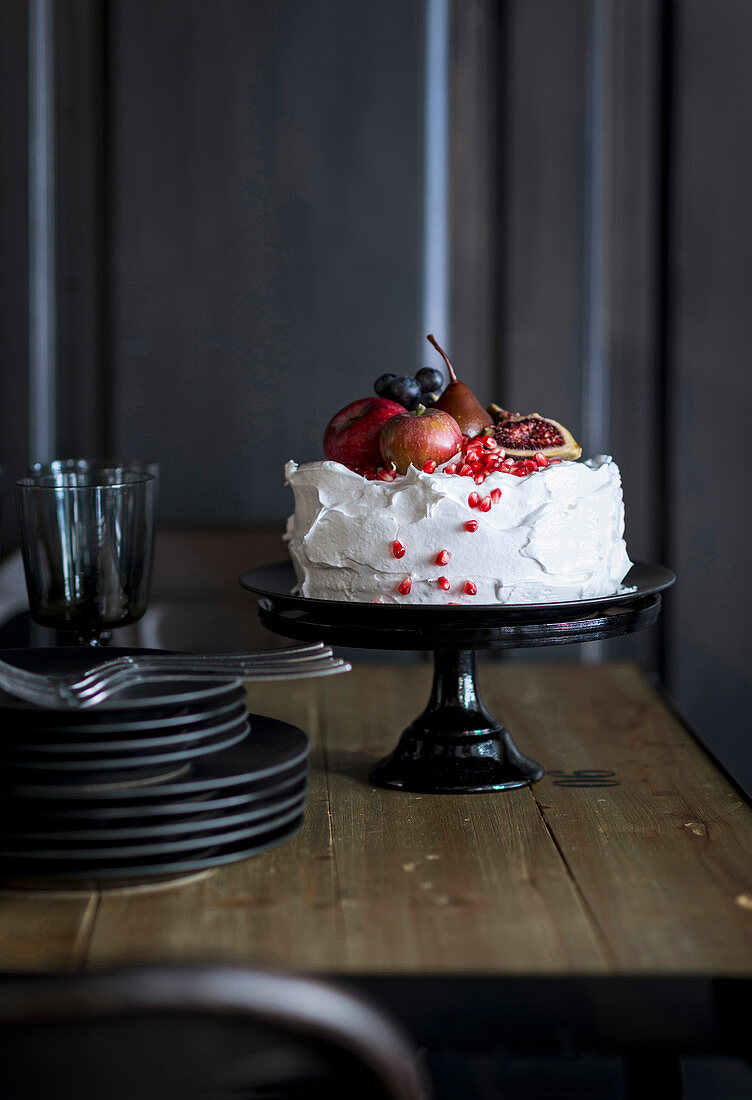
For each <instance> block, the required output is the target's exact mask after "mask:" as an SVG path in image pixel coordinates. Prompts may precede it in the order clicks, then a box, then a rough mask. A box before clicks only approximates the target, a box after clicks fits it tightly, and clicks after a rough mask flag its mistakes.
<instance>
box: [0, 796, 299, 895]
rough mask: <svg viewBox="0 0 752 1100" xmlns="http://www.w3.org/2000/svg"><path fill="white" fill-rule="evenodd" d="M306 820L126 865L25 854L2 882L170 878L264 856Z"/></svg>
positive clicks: (83, 883) (86, 884)
mask: <svg viewBox="0 0 752 1100" xmlns="http://www.w3.org/2000/svg"><path fill="white" fill-rule="evenodd" d="M303 820H304V818H303V814H300V815H299V816H298V817H297V818H293V820H292V821H290V822H289V824H287V825H281V826H280V825H277V826H275V827H274V828H271V829H269V830H268V832H265V833H260V834H259V835H258V836H257V837H255V838H254V840H253V842H250V841H248V840H240V841H235V842H234V843H228V844H217V845H214V844H213V845H212V846H211V847H209V848H207V849H206V850H205V851H204V852H198V853H193V854H191V855H190V856H187V857H185V858H183V859H179V858H169V857H167V858H162V859H155V858H148V859H143V860H130V861H126V862H125V863H124V864H123V863H121V862H120V861H110V860H108V859H106V858H103V859H102V861H101V862H99V863H98V864H96V865H95V866H92V865H89V866H88V867H86V868H83V867H82V866H81V865H80V864H77V863H76V862H75V861H73V862H71V863H70V864H69V865H68V866H64V865H61V864H59V863H48V864H35V865H34V866H30V865H29V864H28V863H27V862H26V860H25V858H23V857H22V858H15V859H8V860H5V861H4V864H3V867H2V870H1V871H0V881H2V882H3V883H4V884H5V885H6V886H13V887H26V888H27V889H28V888H40V887H49V886H51V885H56V886H59V885H61V884H63V883H65V884H66V885H68V886H69V887H71V888H76V889H96V888H97V887H98V886H100V885H106V884H109V883H117V884H119V885H126V884H127V885H137V884H138V883H142V882H150V881H154V880H160V879H170V878H173V877H175V876H183V875H187V874H191V873H193V872H197V871H206V870H210V869H211V868H213V867H221V866H224V865H226V864H228V863H237V862H239V861H240V860H243V859H248V858H249V857H250V856H255V855H260V854H261V853H262V852H265V851H268V850H269V849H270V848H275V847H276V846H277V845H278V844H281V843H283V841H285V840H290V839H291V838H292V837H294V836H295V835H296V833H298V832H300V830H301V828H302V826H303Z"/></svg>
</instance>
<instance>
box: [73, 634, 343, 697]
mask: <svg viewBox="0 0 752 1100" xmlns="http://www.w3.org/2000/svg"><path fill="white" fill-rule="evenodd" d="M332 656H333V652H332V650H331V648H330V647H329V646H325V645H324V643H323V642H316V643H314V644H312V645H310V646H289V647H286V648H285V649H276V650H275V649H271V650H264V651H262V652H260V653H247V652H246V653H209V654H192V653H164V654H163V653H154V654H151V653H144V654H135V655H134V656H133V657H118V658H115V659H114V660H112V661H105V662H104V664H101V665H96V666H95V667H94V668H92V669H89V671H88V672H86V673H85V674H84V675H83V676H81V677H80V679H78V680H75V681H73V682H72V683H70V684H69V685H68V686H69V687H70V688H71V689H74V690H76V691H78V690H79V689H80V688H85V687H87V686H89V685H90V684H92V683H96V682H98V681H99V679H100V677H101V676H102V675H104V674H107V673H109V672H110V671H111V670H112V671H115V670H117V669H119V668H124V669H129V670H130V669H133V670H135V669H137V668H141V667H142V666H144V665H145V666H147V667H151V666H152V665H155V666H156V665H159V667H160V668H166V669H167V668H175V669H181V668H185V667H187V666H190V667H197V666H199V665H200V666H201V667H206V668H211V667H213V666H215V665H219V666H221V667H223V668H224V667H229V666H232V665H235V664H239V665H242V667H243V668H256V667H258V666H261V665H263V666H266V665H267V664H278V663H282V662H283V663H284V664H285V666H287V665H290V666H291V667H292V666H294V665H295V664H297V663H298V662H304V661H305V662H307V661H316V660H320V659H321V658H323V657H332Z"/></svg>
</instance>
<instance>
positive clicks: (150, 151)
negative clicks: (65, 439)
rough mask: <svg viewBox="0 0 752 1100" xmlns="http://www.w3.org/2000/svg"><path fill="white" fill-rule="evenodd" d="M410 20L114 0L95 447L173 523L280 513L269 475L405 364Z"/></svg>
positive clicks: (414, 235) (410, 213) (414, 75)
mask: <svg viewBox="0 0 752 1100" xmlns="http://www.w3.org/2000/svg"><path fill="white" fill-rule="evenodd" d="M420 13H421V8H420V5H416V4H405V3H403V2H402V0H387V2H384V3H379V4H353V3H350V2H348V0H317V2H316V3H310V2H309V0H287V2H285V3H273V4H270V3H267V2H266V0H255V2H251V3H249V2H247V0H221V2H219V3H212V4H206V3H203V2H201V0H195V2H190V0H180V3H175V0H149V2H148V3H147V2H138V3H134V2H133V0H120V2H117V0H116V2H114V3H112V5H111V17H110V32H109V43H110V69H109V80H110V92H109V95H110V137H109V140H110V143H111V144H110V162H109V186H110V189H111V196H110V202H111V208H110V209H111V255H110V264H111V267H110V275H111V306H110V308H111V326H112V327H111V354H112V379H113V381H112V406H111V417H112V439H113V446H114V447H115V449H116V450H118V451H127V452H133V453H138V454H145V455H154V456H156V457H158V458H159V459H160V460H161V461H162V464H163V468H164V469H163V474H164V493H163V501H164V519H165V521H166V522H168V523H169V522H172V523H181V522H182V523H184V522H186V521H188V522H196V521H198V522H201V523H207V524H212V523H235V524H237V523H258V522H264V521H266V520H270V519H279V518H281V517H282V516H283V515H284V514H285V511H286V509H287V507H288V504H289V501H288V497H287V490H285V489H284V487H283V482H284V478H283V474H282V467H283V464H284V462H285V461H286V460H287V459H288V458H291V457H294V458H296V459H298V460H299V461H305V460H310V459H313V458H316V457H318V455H319V454H320V451H321V439H322V436H323V430H324V426H325V425H326V422H327V421H328V419H329V418H330V417H331V416H332V415H333V414H334V413H335V412H336V411H337V410H338V409H339V408H341V407H342V406H343V405H345V404H346V403H347V402H349V401H352V400H355V399H356V398H358V397H362V396H367V395H369V394H370V393H371V392H372V384H373V380H374V378H375V377H376V376H377V375H378V374H380V373H382V372H383V371H385V370H393V371H395V372H396V373H398V374H403V373H406V372H409V371H410V370H412V369H413V365H414V355H415V351H416V336H417V330H418V325H419V321H418V318H419V317H420V274H421V273H420V258H421V218H422V212H421V193H422V165H421V153H422V143H421V129H420V112H421V90H422V84H421V81H422V68H421V64H422V63H421V58H422V43H421V27H420Z"/></svg>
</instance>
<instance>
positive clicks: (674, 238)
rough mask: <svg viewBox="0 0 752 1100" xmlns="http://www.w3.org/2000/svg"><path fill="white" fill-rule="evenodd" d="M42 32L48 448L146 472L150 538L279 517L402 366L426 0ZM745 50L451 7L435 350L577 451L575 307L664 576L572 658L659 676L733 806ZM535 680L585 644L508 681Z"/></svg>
mask: <svg viewBox="0 0 752 1100" xmlns="http://www.w3.org/2000/svg"><path fill="white" fill-rule="evenodd" d="M56 12H57V35H56V42H57V53H56V63H57V73H56V82H57V88H58V105H57V111H58V120H57V121H58V179H57V184H58V235H59V236H58V282H59V286H58V314H59V316H58V332H59V349H58V350H59V362H60V370H61V380H62V385H61V401H60V407H59V410H58V419H59V438H60V445H61V448H62V449H64V450H66V451H68V452H69V453H73V452H76V451H78V452H79V453H82V452H84V451H86V452H91V451H92V450H100V451H101V450H110V451H113V450H115V451H120V452H129V453H131V454H141V455H143V456H146V457H148V458H154V459H158V460H159V461H160V462H161V465H162V470H163V492H162V512H163V514H162V522H163V523H165V524H172V525H207V526H208V525H217V524H222V525H240V524H254V523H262V522H265V521H273V522H281V520H282V519H283V518H284V516H285V514H286V513H287V511H288V508H289V504H290V500H289V497H288V495H287V492H286V491H285V489H284V487H283V484H282V464H283V462H284V461H285V459H286V458H288V457H290V456H295V457H297V458H299V459H301V460H306V459H310V458H314V457H316V456H317V455H318V454H319V453H320V440H321V435H322V431H323V428H324V425H325V423H326V421H327V420H328V418H329V417H330V416H331V415H332V413H333V412H334V411H336V409H338V408H339V407H341V406H342V405H344V404H345V403H346V402H347V401H350V400H352V399H355V398H357V397H359V396H362V395H365V394H367V393H369V392H370V388H371V384H372V381H373V378H374V377H375V376H376V375H377V374H379V373H381V372H382V371H384V370H393V371H395V372H397V373H403V372H410V371H412V370H414V369H415V367H416V366H418V365H420V364H421V363H422V362H423V358H422V357H423V354H424V353H423V351H422V350H421V351H418V348H419V346H420V339H421V333H420V331H419V327H420V324H421V321H420V316H421V299H420V293H421V277H422V271H421V262H422V259H421V247H422V242H421V232H422V188H423V177H422V150H423V117H422V94H423V89H422V81H423V34H424V25H423V22H424V5H423V3H422V0H415V2H414V3H405V2H403V0H384V2H382V3H380V4H368V3H365V2H363V3H353V2H351V0H279V2H276V3H268V2H266V0H244V2H241V0H219V2H215V3H211V4H208V3H205V2H201V0H150V2H147V0H68V2H67V3H66V4H64V5H56ZM596 16H597V18H596ZM26 18H27V13H26V5H25V4H23V3H19V4H4V5H0V62H1V64H0V104H1V106H2V115H3V127H2V131H1V132H0V153H1V154H2V155H0V185H1V186H2V189H3V204H2V218H1V219H0V234H1V235H2V236H1V237H0V244H1V245H2V248H1V249H0V279H2V286H1V289H2V293H1V294H0V316H1V320H2V325H1V327H0V340H1V341H2V343H1V344H0V355H1V357H2V358H1V361H0V368H1V369H2V401H0V430H1V431H2V437H1V438H2V454H1V455H0V462H2V463H3V464H4V465H6V466H7V467H9V469H10V471H11V474H12V475H14V476H15V474H17V473H19V472H20V471H21V470H22V469H23V466H24V463H25V462H26V461H27V460H28V458H29V457H32V456H29V454H28V433H27V422H28V408H27V397H26V385H27V379H26V370H27V359H26V356H27V339H26V331H25V325H26V315H25V309H26V276H27V270H26V250H27V246H28V241H27V237H26V228H25V226H26V216H27V205H26V139H27V132H26V111H27V101H26V86H27V59H26V33H27V32H26ZM751 39H752V5H750V4H749V3H747V2H746V0H722V2H718V3H714V4H709V3H707V2H706V0H682V2H681V3H679V2H677V3H673V2H671V0H602V2H601V0H564V2H562V0H505V2H500V0H455V2H454V3H453V4H452V64H451V74H450V76H451V109H452V134H451V139H452V140H451V227H450V228H451V242H452V243H451V247H452V259H451V271H452V332H453V336H452V346H451V352H452V357H453V359H454V360H455V362H456V365H457V366H458V368H459V369H460V370H461V373H462V375H463V377H464V378H465V379H466V380H467V381H468V382H470V383H471V384H472V385H473V386H474V387H475V388H476V389H477V392H478V395H479V397H481V398H482V399H483V400H490V399H495V400H498V401H501V402H502V403H505V404H508V405H509V406H512V407H517V408H520V409H522V410H526V409H538V410H540V411H542V412H550V413H551V414H553V415H554V416H556V417H557V418H558V419H561V420H563V421H564V422H565V423H566V424H568V425H569V426H570V427H571V428H572V430H573V431H574V434H575V435H576V436H577V437H578V438H580V440H581V442H582V443H583V445H584V447H585V450H586V451H589V450H591V449H592V447H593V446H594V443H593V439H592V438H591V436H590V434H589V433H590V432H591V429H590V427H589V423H590V420H591V419H592V417H591V414H592V412H593V409H592V407H591V406H590V405H589V400H590V399H589V398H588V396H587V394H588V392H589V391H588V386H587V373H586V371H585V369H584V366H583V364H585V363H586V362H587V361H588V356H589V355H590V353H591V351H592V320H593V317H594V316H595V314H594V313H593V309H594V304H597V306H598V309H599V310H600V311H601V312H600V313H598V314H597V316H598V318H599V320H600V323H601V324H602V335H603V341H602V362H601V363H600V364H599V367H598V369H599V370H601V371H602V374H603V380H605V381H606V382H607V386H606V391H605V392H606V394H607V405H606V420H607V428H608V433H607V437H608V443H609V448H610V449H611V450H612V452H613V453H614V455H615V456H616V457H617V459H618V461H619V465H620V467H621V469H622V473H623V478H624V488H625V500H626V508H627V537H628V544H629V548H630V551H631V553H632V556H633V557H635V558H642V559H646V560H650V561H661V562H664V563H665V564H667V565H669V566H672V567H673V568H675V569H676V571H677V573H678V575H679V582H678V584H677V587H676V589H675V590H674V591H673V592H671V593H670V594H669V595H668V597H667V598H666V601H665V614H664V616H663V619H662V624H661V627H660V629H659V630H656V631H653V632H650V633H647V634H645V635H642V636H640V637H634V638H629V639H626V640H623V641H620V642H615V643H609V644H608V645H606V646H604V647H601V649H600V650H599V651H597V652H596V653H593V652H590V653H589V656H590V657H591V658H592V657H594V656H607V657H611V656H621V657H626V658H629V659H634V658H638V659H640V660H642V661H643V662H644V663H645V665H646V666H647V667H649V668H653V669H656V670H658V671H659V672H661V673H662V674H663V675H664V676H665V680H666V683H667V686H668V688H669V690H670V692H671V693H672V694H673V695H674V697H675V698H676V700H677V702H678V704H679V706H680V708H681V709H682V711H683V712H684V713H685V714H686V716H687V717H688V718H689V719H690V721H692V722H694V723H695V724H696V725H697V727H698V728H699V730H700V732H701V733H702V734H703V735H704V736H705V737H706V738H707V739H708V741H709V742H710V743H712V744H713V745H714V746H715V747H716V749H717V750H718V751H719V752H720V753H721V755H722V757H723V758H724V760H725V761H726V762H727V763H728V764H729V766H730V767H731V768H732V769H733V770H734V771H735V772H736V773H737V774H738V775H739V776H740V777H742V778H743V779H744V780H745V781H746V782H747V783H748V784H750V785H752V766H751V765H750V763H749V762H748V753H747V748H746V726H747V725H748V718H747V707H748V701H749V666H750V647H749V643H748V641H747V632H746V623H747V621H748V618H749V611H750V607H749V604H750V591H751V588H750V581H749V571H748V569H747V561H746V559H747V553H746V549H747V545H748V541H749V535H750V529H749V504H748V498H749V492H748V489H747V485H746V480H747V460H746V451H745V439H746V436H745V430H744V429H745V424H744V421H745V420H746V417H747V407H748V405H749V393H750V387H749V381H748V379H749V370H748V365H747V362H748V349H749V347H750V346H751V345H752V332H751V331H750V328H751V327H752V320H751V319H750V309H749V304H748V300H749V288H750V256H751V255H752V225H750V215H749V195H750V193H752V153H751V152H750V149H751V148H752V146H750V142H749V140H748V139H749V121H748V117H747V116H748V105H749V103H750V102H752V69H750V66H749V65H748V63H747V54H748V44H749V42H750V40H751ZM596 60H597V62H598V64H597V65H594V62H595V61H596ZM594 80H595V82H596V83H595V85H594V83H593V81H594ZM594 86H596V87H597V88H598V89H599V92H598V98H597V103H598V108H599V110H600V112H601V114H600V119H601V122H602V130H601V132H600V140H599V142H595V143H594V141H593V132H594V131H593V126H594V116H593V87H594ZM596 114H597V112H596ZM594 158H595V159H594ZM595 169H597V171H595ZM598 172H600V176H598ZM596 178H598V179H600V186H601V191H600V195H599V196H598V195H597V194H595V195H594V192H593V185H594V180H596ZM594 233H595V234H596V236H595V243H596V245H598V248H596V249H595V252H594V251H593V241H594V237H593V234H594ZM598 249H600V252H598ZM596 253H597V254H598V255H599V256H600V262H602V265H603V268H602V278H601V279H600V280H596V283H597V286H596V291H597V293H596V294H595V297H596V298H597V300H598V301H597V303H594V289H593V280H592V278H591V275H592V266H591V265H592V262H593V256H594V255H595V254H596ZM34 457H36V456H34ZM5 537H6V545H8V543H9V541H10V543H11V544H12V537H13V532H12V526H11V525H8V524H7V525H6V536H5ZM555 656H556V657H570V658H579V656H580V651H574V652H568V651H567V650H566V649H563V650H558V651H553V650H548V651H545V652H542V653H541V654H539V655H534V654H533V655H526V659H538V658H543V659H547V660H550V659H552V658H553V657H555Z"/></svg>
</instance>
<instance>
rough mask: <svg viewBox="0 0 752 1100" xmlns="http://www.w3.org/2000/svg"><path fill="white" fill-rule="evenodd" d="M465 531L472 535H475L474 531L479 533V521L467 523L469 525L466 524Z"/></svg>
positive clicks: (473, 520)
mask: <svg viewBox="0 0 752 1100" xmlns="http://www.w3.org/2000/svg"><path fill="white" fill-rule="evenodd" d="M465 530H466V531H469V532H470V533H471V534H472V533H473V531H477V530H478V521H477V519H469V520H468V521H467V523H466V524H465Z"/></svg>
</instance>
